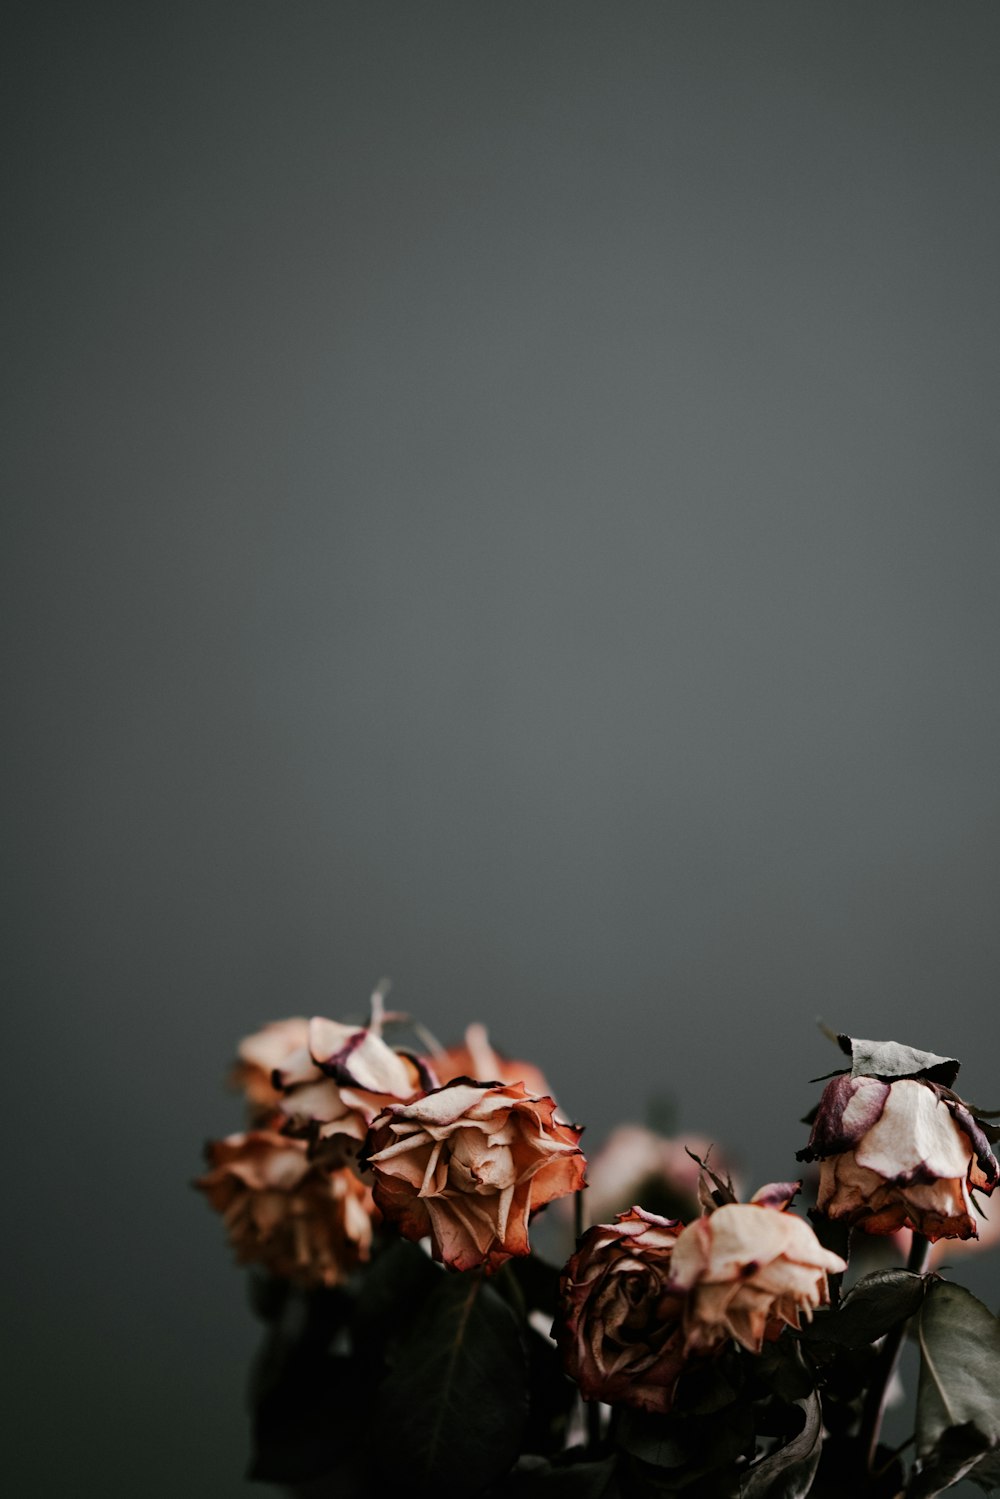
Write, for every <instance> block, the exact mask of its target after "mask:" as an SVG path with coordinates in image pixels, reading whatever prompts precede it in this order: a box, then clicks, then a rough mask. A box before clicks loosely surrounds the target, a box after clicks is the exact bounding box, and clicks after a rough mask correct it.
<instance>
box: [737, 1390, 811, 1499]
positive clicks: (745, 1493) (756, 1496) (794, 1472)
mask: <svg viewBox="0 0 1000 1499" xmlns="http://www.w3.org/2000/svg"><path fill="white" fill-rule="evenodd" d="M795 1403H796V1404H797V1405H798V1406H800V1407H801V1409H802V1412H803V1415H804V1418H805V1419H804V1422H803V1426H802V1430H801V1431H800V1432H799V1434H798V1436H797V1437H793V1438H792V1440H791V1441H790V1442H786V1443H785V1445H784V1447H779V1448H778V1450H777V1452H772V1453H770V1454H769V1455H768V1456H767V1457H765V1458H763V1459H762V1460H761V1461H760V1462H758V1463H754V1465H753V1467H752V1468H751V1469H750V1470H749V1472H748V1473H747V1475H746V1477H745V1478H744V1480H743V1482H742V1483H741V1484H740V1499H802V1496H803V1495H805V1494H808V1492H809V1489H810V1486H811V1484H812V1481H813V1478H814V1477H815V1476H816V1469H817V1468H818V1467H819V1458H820V1449H821V1447H822V1444H823V1417H822V1413H821V1411H820V1404H819V1396H818V1395H817V1394H816V1392H815V1390H814V1391H813V1393H812V1394H811V1395H810V1396H809V1398H808V1399H807V1400H799V1401H796V1402H795Z"/></svg>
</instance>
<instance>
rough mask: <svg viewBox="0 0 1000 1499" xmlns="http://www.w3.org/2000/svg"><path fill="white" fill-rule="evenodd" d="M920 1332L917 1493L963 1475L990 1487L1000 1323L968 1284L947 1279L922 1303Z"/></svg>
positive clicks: (998, 1400) (999, 1439) (999, 1396)
mask: <svg viewBox="0 0 1000 1499" xmlns="http://www.w3.org/2000/svg"><path fill="white" fill-rule="evenodd" d="M917 1338H918V1341H919V1344H920V1383H919V1386H918V1390H917V1457H918V1469H917V1473H916V1474H915V1476H914V1480H913V1484H912V1485H911V1492H912V1493H913V1494H919V1495H921V1496H930V1495H931V1494H937V1493H941V1492H942V1489H943V1488H948V1487H949V1486H950V1485H951V1484H952V1483H955V1482H957V1481H958V1478H960V1477H963V1476H965V1477H968V1478H970V1479H971V1480H972V1481H973V1482H974V1483H978V1484H979V1485H980V1487H983V1488H987V1489H989V1488H991V1487H992V1486H993V1484H995V1483H996V1482H997V1481H998V1466H1000V1464H998V1458H997V1454H998V1449H1000V1322H998V1321H997V1319H996V1317H994V1315H993V1313H992V1312H991V1311H990V1310H989V1309H988V1308H987V1307H985V1306H983V1304H982V1302H981V1301H977V1299H976V1297H975V1296H973V1295H972V1293H971V1292H969V1291H967V1290H965V1288H964V1287H963V1286H955V1285H951V1284H950V1283H949V1282H947V1281H939V1282H937V1283H936V1284H935V1285H932V1286H931V1288H930V1290H929V1291H928V1293H927V1296H926V1299H925V1301H924V1304H923V1307H922V1308H921V1311H920V1316H919V1318H918V1320H917ZM935 1484H937V1485H938V1486H937V1487H935V1486H934V1485H935Z"/></svg>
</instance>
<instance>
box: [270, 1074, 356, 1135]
mask: <svg viewBox="0 0 1000 1499" xmlns="http://www.w3.org/2000/svg"><path fill="white" fill-rule="evenodd" d="M279 1108H280V1109H281V1112H282V1113H283V1114H284V1115H285V1117H286V1119H292V1120H304V1121H310V1122H311V1121H313V1120H315V1121H316V1122H317V1123H319V1124H330V1123H331V1122H332V1121H333V1120H335V1119H340V1118H342V1117H343V1116H344V1115H345V1114H347V1113H348V1112H349V1110H348V1108H347V1106H346V1105H345V1103H344V1100H343V1098H342V1097H341V1095H340V1089H339V1088H338V1087H337V1084H336V1083H334V1082H331V1081H330V1079H329V1078H323V1079H322V1080H321V1081H320V1082H315V1083H304V1084H303V1085H302V1087H300V1088H294V1089H293V1090H292V1091H291V1092H290V1093H286V1094H285V1096H284V1098H283V1099H282V1100H281V1103H280V1104H279Z"/></svg>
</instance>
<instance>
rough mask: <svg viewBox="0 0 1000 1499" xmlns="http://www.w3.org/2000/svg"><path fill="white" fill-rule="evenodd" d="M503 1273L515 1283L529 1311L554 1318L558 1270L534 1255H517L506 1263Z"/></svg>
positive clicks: (557, 1294)
mask: <svg viewBox="0 0 1000 1499" xmlns="http://www.w3.org/2000/svg"><path fill="white" fill-rule="evenodd" d="M504 1273H505V1274H508V1275H511V1276H513V1278H514V1279H515V1280H516V1281H517V1283H518V1285H519V1286H520V1288H521V1295H522V1296H523V1297H524V1304H525V1306H526V1307H527V1308H528V1310H529V1311H539V1312H544V1313H545V1315H546V1316H547V1317H554V1316H555V1314H556V1307H557V1306H558V1303H559V1270H558V1268H557V1267H556V1266H555V1265H550V1264H549V1262H548V1260H543V1259H542V1258H541V1257H540V1255H537V1254H534V1253H532V1254H526V1255H517V1256H516V1257H515V1258H514V1259H512V1260H508V1261H507V1264H506V1265H505V1266H504Z"/></svg>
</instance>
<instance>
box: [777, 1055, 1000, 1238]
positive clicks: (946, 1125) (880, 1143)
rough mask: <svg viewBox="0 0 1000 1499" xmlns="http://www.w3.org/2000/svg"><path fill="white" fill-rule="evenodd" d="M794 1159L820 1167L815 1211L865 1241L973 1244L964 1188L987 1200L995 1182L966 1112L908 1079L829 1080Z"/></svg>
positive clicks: (937, 1090) (988, 1153)
mask: <svg viewBox="0 0 1000 1499" xmlns="http://www.w3.org/2000/svg"><path fill="white" fill-rule="evenodd" d="M800 1158H801V1159H803V1160H814V1159H819V1160H820V1162H821V1165H820V1180H819V1195H818V1201H817V1205H818V1207H819V1208H820V1209H821V1211H823V1212H824V1213H826V1214H827V1216H828V1217H830V1218H840V1219H843V1220H844V1221H846V1222H847V1223H849V1224H851V1225H854V1226H856V1227H858V1228H861V1229H864V1230H865V1232H866V1233H870V1234H891V1233H895V1231H896V1230H897V1229H899V1228H903V1227H909V1228H913V1229H916V1230H917V1232H919V1233H922V1234H924V1235H925V1237H926V1238H928V1239H931V1240H934V1239H971V1238H975V1237H976V1236H977V1233H978V1230H977V1227H976V1217H975V1212H974V1209H973V1205H972V1199H971V1198H970V1196H969V1192H970V1188H971V1189H974V1190H978V1191H981V1192H985V1193H987V1194H988V1193H990V1192H992V1191H993V1189H994V1187H995V1186H996V1185H997V1180H998V1169H997V1162H996V1159H995V1157H994V1155H993V1152H992V1150H991V1149H990V1145H989V1141H988V1140H987V1138H986V1136H985V1134H984V1133H983V1130H982V1129H981V1127H980V1126H979V1124H978V1123H977V1121H976V1120H975V1119H974V1118H973V1117H972V1114H971V1113H970V1112H969V1109H968V1108H967V1106H966V1105H965V1104H964V1103H962V1101H961V1100H960V1099H959V1098H957V1097H956V1096H955V1095H954V1094H953V1093H951V1092H950V1091H949V1090H948V1089H947V1088H944V1087H942V1086H941V1085H940V1084H938V1083H934V1082H931V1081H928V1080H925V1079H922V1078H917V1077H904V1078H897V1079H896V1080H894V1081H892V1082H886V1081H884V1080H883V1079H882V1078H879V1077H871V1076H866V1075H861V1076H857V1077H855V1076H852V1075H850V1074H849V1073H845V1074H842V1075H841V1076H839V1077H835V1078H832V1079H831V1081H830V1082H829V1083H828V1084H827V1086H826V1088H825V1089H824V1092H823V1097H822V1099H821V1100H820V1105H819V1111H818V1113H817V1115H816V1120H815V1123H814V1125H813V1130H812V1134H811V1135H810V1137H809V1144H808V1146H807V1147H806V1149H805V1150H803V1151H801V1152H800Z"/></svg>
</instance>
